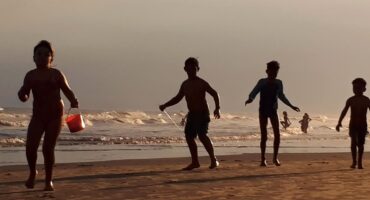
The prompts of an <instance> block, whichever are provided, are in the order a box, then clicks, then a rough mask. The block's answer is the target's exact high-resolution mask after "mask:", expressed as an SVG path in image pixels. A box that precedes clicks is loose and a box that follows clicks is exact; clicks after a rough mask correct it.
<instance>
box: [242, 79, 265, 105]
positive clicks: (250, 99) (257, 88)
mask: <svg viewBox="0 0 370 200" xmlns="http://www.w3.org/2000/svg"><path fill="white" fill-rule="evenodd" d="M262 81H263V79H260V80H259V81H258V82H257V84H256V86H254V88H253V90H252V91H251V93H249V96H248V99H247V100H246V101H245V105H247V104H249V103H252V102H253V100H254V98H256V96H257V94H258V93H259V92H260V91H261V87H262V84H263V83H262Z"/></svg>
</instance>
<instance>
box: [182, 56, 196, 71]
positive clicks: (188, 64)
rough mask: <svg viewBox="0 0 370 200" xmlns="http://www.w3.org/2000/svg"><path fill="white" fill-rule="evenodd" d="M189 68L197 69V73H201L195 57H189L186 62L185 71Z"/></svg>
mask: <svg viewBox="0 0 370 200" xmlns="http://www.w3.org/2000/svg"><path fill="white" fill-rule="evenodd" d="M189 67H195V68H196V70H197V71H199V62H198V60H197V59H196V58H194V57H189V58H188V59H186V60H185V70H186V71H187V69H189Z"/></svg>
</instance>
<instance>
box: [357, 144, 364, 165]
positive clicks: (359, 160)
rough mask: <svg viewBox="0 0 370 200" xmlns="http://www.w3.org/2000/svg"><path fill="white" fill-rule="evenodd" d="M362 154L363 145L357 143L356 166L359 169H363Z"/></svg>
mask: <svg viewBox="0 0 370 200" xmlns="http://www.w3.org/2000/svg"><path fill="white" fill-rule="evenodd" d="M363 154H364V145H363V144H362V145H359V146H358V165H357V167H358V168H359V169H363V166H362V155H363Z"/></svg>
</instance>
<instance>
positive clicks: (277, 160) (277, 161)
mask: <svg viewBox="0 0 370 200" xmlns="http://www.w3.org/2000/svg"><path fill="white" fill-rule="evenodd" d="M272 162H273V163H274V165H275V166H280V165H281V163H280V161H279V159H274V160H273V161H272Z"/></svg>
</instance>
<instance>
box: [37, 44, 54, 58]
mask: <svg viewBox="0 0 370 200" xmlns="http://www.w3.org/2000/svg"><path fill="white" fill-rule="evenodd" d="M40 47H45V48H47V49H49V51H50V53H51V57H52V59H53V58H54V53H55V51H54V49H53V47H52V45H51V43H50V42H49V41H47V40H41V41H40V42H39V43H38V44H37V45H36V46H35V47H34V48H33V54H35V53H36V51H37V49H38V48H40Z"/></svg>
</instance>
